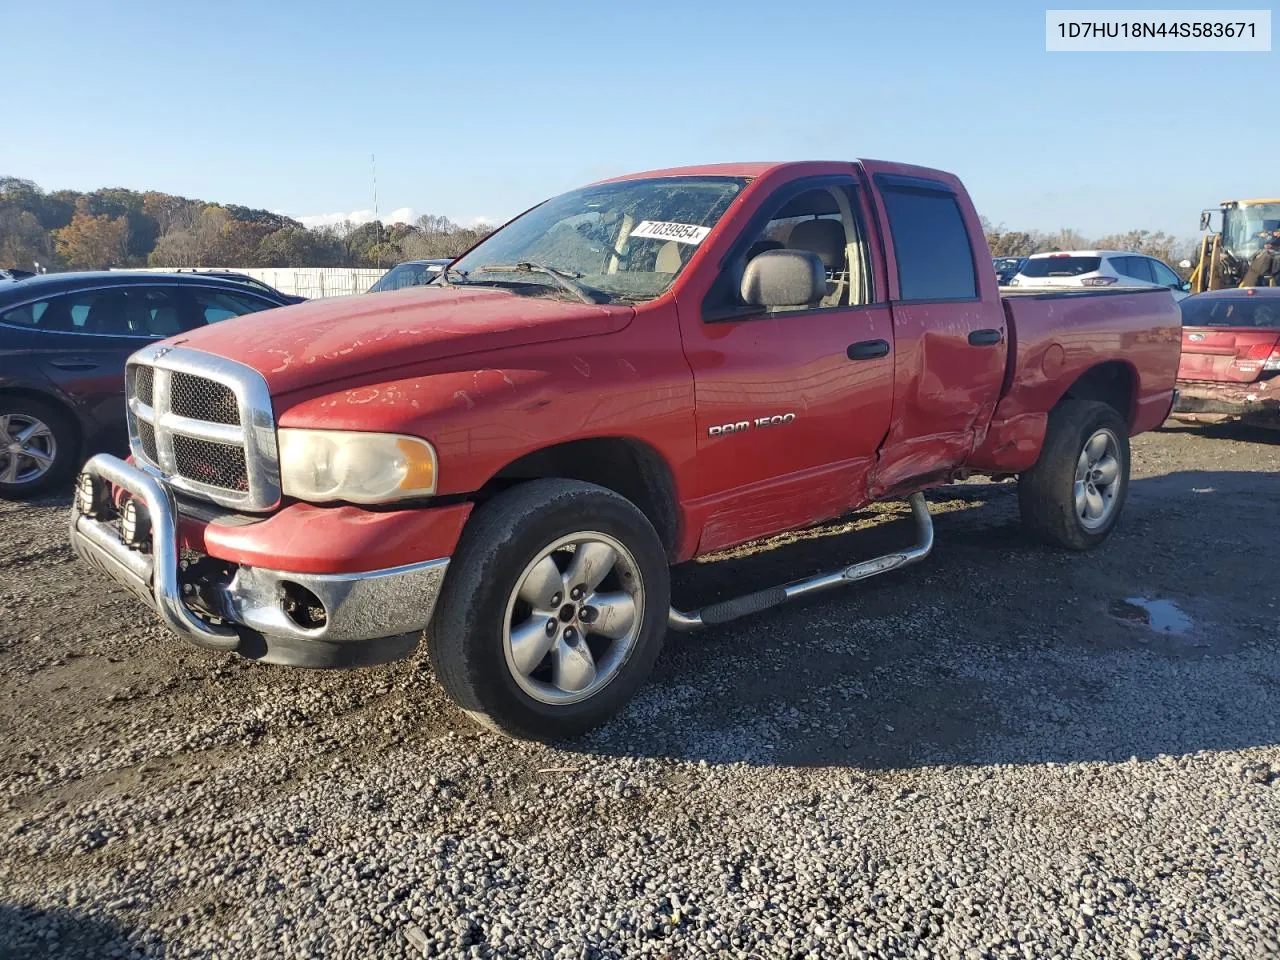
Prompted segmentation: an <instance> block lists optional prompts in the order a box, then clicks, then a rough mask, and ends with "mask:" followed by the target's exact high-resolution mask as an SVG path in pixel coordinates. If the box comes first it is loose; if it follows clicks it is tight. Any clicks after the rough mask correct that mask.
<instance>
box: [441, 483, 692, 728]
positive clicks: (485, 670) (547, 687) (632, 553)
mask: <svg viewBox="0 0 1280 960" xmlns="http://www.w3.org/2000/svg"><path fill="white" fill-rule="evenodd" d="M669 605H670V588H669V583H668V569H667V561H666V555H665V552H664V551H663V548H662V544H661V542H660V540H659V538H658V535H657V533H656V532H655V531H654V529H653V527H652V526H651V525H650V523H649V521H648V520H647V519H646V518H645V516H644V514H642V513H641V512H640V511H639V510H638V509H637V508H636V507H635V506H634V505H632V504H631V503H630V501H628V500H626V499H624V498H623V497H621V496H619V495H618V494H616V493H613V492H612V491H610V490H607V489H605V488H603V487H598V486H595V485H593V484H587V483H579V482H576V481H566V480H536V481H532V482H530V483H527V484H522V485H521V486H519V487H516V488H515V489H513V490H510V491H507V492H506V493H503V494H501V495H499V496H497V497H495V498H494V499H493V500H492V501H490V502H489V503H487V504H486V505H485V506H484V507H482V508H481V509H480V510H479V511H478V512H477V514H476V515H475V516H474V517H473V518H472V519H471V521H470V522H469V523H468V524H467V528H466V531H465V532H464V534H463V538H462V542H461V543H460V544H459V547H458V551H457V553H456V555H455V556H454V559H453V561H452V563H451V564H450V569H449V573H448V575H447V577H446V580H445V585H444V592H443V593H442V595H441V598H440V603H439V606H438V608H437V610H436V615H435V617H434V618H433V619H432V623H431V627H430V628H429V629H428V632H427V640H428V650H429V651H430V655H431V659H432V662H433V664H434V666H435V670H436V675H437V677H438V678H439V679H440V682H441V684H442V685H443V686H444V688H445V689H446V691H448V693H449V695H450V696H451V697H453V699H454V700H455V701H457V702H458V704H459V705H460V706H462V707H463V709H465V710H466V711H468V712H469V713H470V714H471V715H472V716H473V717H474V718H475V719H476V720H478V721H480V722H481V723H484V724H486V725H487V726H490V727H493V728H495V729H497V730H499V731H501V732H504V733H507V734H510V735H512V736H517V737H524V738H529V739H538V740H554V739H561V738H566V737H572V736H576V735H578V734H581V733H583V732H585V731H586V730H588V729H590V728H591V727H594V726H596V725H598V724H600V723H602V722H604V721H605V720H607V719H608V718H610V717H612V716H613V715H614V714H615V713H617V711H618V710H619V709H621V708H622V706H623V705H624V704H625V703H626V702H627V701H628V700H629V699H630V698H631V697H632V696H633V695H634V694H635V692H636V690H638V689H639V687H640V686H641V684H643V682H644V680H645V678H646V677H647V676H648V674H649V671H650V670H651V668H652V666H653V663H654V661H655V660H656V659H657V656H658V652H659V650H660V649H661V647H662V641H663V638H664V636H665V634H666V621H667V610H668V607H669Z"/></svg>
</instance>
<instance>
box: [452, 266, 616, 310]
mask: <svg viewBox="0 0 1280 960" xmlns="http://www.w3.org/2000/svg"><path fill="white" fill-rule="evenodd" d="M477 270H479V272H480V273H545V274H546V275H547V276H549V277H551V279H553V280H555V282H556V283H558V284H560V286H562V287H564V289H566V290H568V291H569V292H570V293H572V294H573V295H574V296H575V297H577V298H578V299H579V300H581V301H582V302H583V303H589V304H591V305H592V306H595V305H597V301H596V299H595V298H594V297H592V296H591V294H589V293H587V290H586V288H585V287H584V286H583V285H582V284H580V283H578V282H577V280H578V278H579V277H581V276H582V274H580V273H570V272H569V271H567V270H558V269H556V268H555V267H548V266H547V265H546V264H542V263H530V262H529V261H528V260H522V261H520V262H519V263H513V264H498V263H491V264H487V265H486V266H483V267H478V268H477ZM472 272H475V271H472Z"/></svg>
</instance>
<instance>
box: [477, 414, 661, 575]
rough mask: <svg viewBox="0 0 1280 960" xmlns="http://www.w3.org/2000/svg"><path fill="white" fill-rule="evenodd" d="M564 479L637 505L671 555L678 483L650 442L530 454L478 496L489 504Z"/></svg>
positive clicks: (595, 443)
mask: <svg viewBox="0 0 1280 960" xmlns="http://www.w3.org/2000/svg"><path fill="white" fill-rule="evenodd" d="M549 477H559V478H561V479H564V480H581V481H583V482H584V483H594V484H598V485H599V486H602V487H606V488H608V489H609V490H612V491H613V492H614V493H617V494H619V495H621V496H623V497H626V498H627V499H628V500H630V501H631V502H632V503H634V504H635V505H636V507H637V509H639V510H640V512H641V513H643V514H644V515H645V517H646V518H648V520H649V522H650V523H651V524H653V528H654V529H655V530H656V531H657V532H658V536H659V537H660V538H661V540H662V545H663V547H665V548H666V550H667V553H668V555H671V554H673V553H674V552H675V549H676V544H677V539H678V537H679V533H680V518H679V511H678V509H677V507H676V495H675V481H674V480H673V479H672V477H671V471H670V469H668V467H667V464H666V462H665V461H664V460H663V459H662V457H661V455H660V454H659V453H658V452H657V451H656V450H654V449H653V448H652V447H650V446H649V445H648V444H646V443H643V442H642V441H639V440H631V439H627V438H624V437H599V438H594V439H589V440H572V441H569V442H568V443H561V444H557V445H555V446H553V447H545V448H543V449H542V450H536V451H534V452H533V453H529V454H526V455H525V456H523V457H521V458H520V459H519V460H516V461H514V462H512V463H510V464H508V465H507V466H505V467H503V468H502V470H500V471H498V473H496V474H494V476H493V477H492V478H491V479H490V480H489V482H488V483H486V484H485V485H484V486H483V487H481V488H480V490H479V491H478V492H477V496H476V499H477V500H479V501H483V500H485V499H488V498H489V497H492V496H494V495H495V494H498V493H501V492H502V491H503V490H507V489H509V488H511V487H513V486H515V485H516V484H518V483H522V482H524V481H526V480H540V479H545V478H549Z"/></svg>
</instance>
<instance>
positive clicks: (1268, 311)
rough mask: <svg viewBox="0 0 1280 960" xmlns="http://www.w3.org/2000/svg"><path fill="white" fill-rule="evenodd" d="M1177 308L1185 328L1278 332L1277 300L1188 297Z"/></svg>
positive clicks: (1278, 311)
mask: <svg viewBox="0 0 1280 960" xmlns="http://www.w3.org/2000/svg"><path fill="white" fill-rule="evenodd" d="M1180 306H1181V307H1182V325H1183V326H1184V327H1258V328H1262V329H1267V330H1275V329H1280V297H1270V298H1268V299H1266V300H1261V299H1258V298H1257V297H1231V298H1229V299H1228V298H1225V297H1187V299H1185V300H1183V301H1182V303H1181V304H1180Z"/></svg>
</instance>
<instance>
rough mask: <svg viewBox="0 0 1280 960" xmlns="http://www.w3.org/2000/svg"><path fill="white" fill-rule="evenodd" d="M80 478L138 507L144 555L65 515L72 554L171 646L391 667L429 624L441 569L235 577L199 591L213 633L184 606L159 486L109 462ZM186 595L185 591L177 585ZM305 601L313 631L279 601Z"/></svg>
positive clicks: (238, 572) (166, 503)
mask: <svg viewBox="0 0 1280 960" xmlns="http://www.w3.org/2000/svg"><path fill="white" fill-rule="evenodd" d="M82 472H83V473H85V474H87V475H89V476H90V477H91V478H93V481H92V482H94V483H107V484H112V485H114V486H116V487H119V488H121V489H123V490H126V491H127V492H128V493H130V494H131V495H132V496H134V497H136V498H137V499H139V500H141V501H142V502H143V503H144V504H145V506H146V508H147V513H148V514H149V516H150V521H151V549H150V551H149V552H147V553H143V552H141V551H138V550H135V549H134V548H132V547H131V546H129V544H127V543H125V542H124V540H123V539H122V538H121V535H120V533H119V532H118V531H117V529H116V527H115V526H114V525H113V524H111V523H110V522H106V521H104V520H103V519H101V518H97V517H91V516H88V515H86V514H85V513H82V512H81V511H80V506H79V501H78V500H77V503H76V505H74V506H72V508H71V545H72V548H73V549H74V550H75V552H76V555H77V556H79V557H80V559H82V560H84V561H85V562H86V563H89V564H90V565H92V566H94V567H97V568H98V569H99V570H101V571H102V572H103V573H106V574H107V575H108V576H110V577H111V578H112V579H113V580H115V581H116V582H117V583H119V584H120V585H121V586H123V587H124V588H125V589H127V590H128V591H129V592H130V593H132V594H133V595H134V596H135V597H137V598H138V599H139V600H141V601H142V602H143V603H145V604H146V605H147V606H149V607H151V608H152V609H153V610H155V611H156V612H157V613H158V614H159V615H160V618H161V619H162V620H163V621H164V622H165V624H166V625H167V626H168V627H169V628H170V629H171V630H173V631H174V632H175V633H177V634H178V635H179V636H181V637H183V638H185V639H187V640H189V641H190V642H192V643H194V644H196V645H197V646H200V647H204V648H206V649H210V650H219V651H232V650H234V651H236V652H238V653H241V654H243V655H245V656H249V657H254V658H256V659H261V660H265V661H267V662H272V663H287V664H292V665H296V666H353V665H357V664H364V663H379V662H384V661H386V660H394V659H398V658H399V657H403V656H406V655H408V654H409V653H410V652H412V650H413V648H414V647H415V646H416V645H417V635H418V634H419V633H420V632H421V631H422V630H423V629H424V628H425V627H426V626H427V624H428V623H430V621H431V615H432V613H433V612H434V610H435V604H436V600H437V598H438V597H439V595H440V587H441V584H442V583H443V581H444V574H445V571H446V570H447V569H448V566H449V560H448V558H443V559H439V560H432V561H428V562H426V563H416V564H411V565H409V566H403V567H393V568H391V569H385V570H374V571H370V572H367V573H343V574H311V573H290V572H287V571H280V570H267V569H264V568H262V567H246V566H242V567H237V568H235V572H234V574H233V575H232V576H231V578H230V580H229V581H228V582H226V583H221V584H217V585H215V586H214V587H213V588H212V589H211V590H206V591H205V593H204V595H203V599H204V600H205V601H206V602H207V603H208V604H209V605H211V606H213V607H215V608H216V610H215V612H216V614H217V615H218V618H219V619H221V620H224V621H226V624H225V625H218V624H214V623H211V622H209V620H207V619H205V618H202V617H200V616H199V615H197V614H196V613H195V611H194V610H193V609H192V608H191V607H190V606H188V604H187V603H186V602H185V600H184V596H186V595H187V594H184V584H183V583H182V582H181V572H180V571H181V567H180V562H179V560H180V558H179V552H178V537H177V527H178V515H177V510H176V508H175V504H174V501H173V498H172V497H171V496H170V495H169V492H168V490H167V488H166V487H165V485H164V483H163V482H162V481H160V480H158V479H156V478H155V477H153V476H151V475H150V474H148V473H146V472H144V471H142V470H140V469H138V468H137V467H134V466H132V465H131V464H128V463H126V462H124V461H123V460H120V459H118V458H116V457H113V456H110V455H108V454H99V455H98V456H95V457H93V458H92V459H91V460H89V462H88V463H86V464H85V465H84V467H83V470H82ZM186 586H187V589H188V590H190V586H189V585H186ZM300 593H301V594H302V595H306V594H310V596H311V598H312V599H314V600H315V601H317V602H318V604H319V606H321V607H322V608H323V610H324V617H323V622H321V623H320V624H319V625H317V626H305V625H303V624H300V623H299V622H298V621H297V620H296V619H295V618H294V617H292V616H291V615H290V613H289V612H288V610H287V608H286V603H287V600H288V595H290V594H292V596H293V597H295V598H296V597H297V596H298V595H299V594H300Z"/></svg>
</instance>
